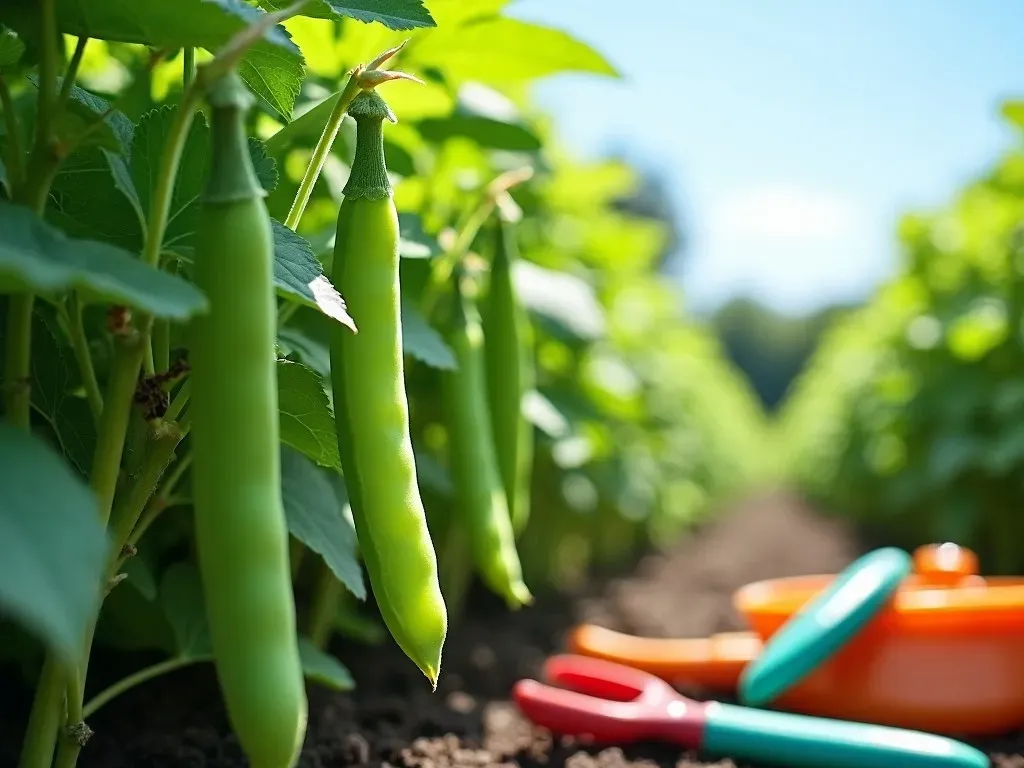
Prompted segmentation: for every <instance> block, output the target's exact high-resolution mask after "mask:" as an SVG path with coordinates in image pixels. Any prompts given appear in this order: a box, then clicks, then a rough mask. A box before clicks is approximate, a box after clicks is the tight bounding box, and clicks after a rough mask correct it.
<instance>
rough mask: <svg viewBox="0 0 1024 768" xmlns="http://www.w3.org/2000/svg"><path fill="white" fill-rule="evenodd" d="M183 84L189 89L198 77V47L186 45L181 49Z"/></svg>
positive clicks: (184, 87)
mask: <svg viewBox="0 0 1024 768" xmlns="http://www.w3.org/2000/svg"><path fill="white" fill-rule="evenodd" d="M181 55H182V62H181V84H182V87H183V89H185V90H187V89H188V87H189V86H190V85H192V81H193V80H195V79H196V49H195V48H193V47H192V46H186V47H185V48H183V49H182V51H181Z"/></svg>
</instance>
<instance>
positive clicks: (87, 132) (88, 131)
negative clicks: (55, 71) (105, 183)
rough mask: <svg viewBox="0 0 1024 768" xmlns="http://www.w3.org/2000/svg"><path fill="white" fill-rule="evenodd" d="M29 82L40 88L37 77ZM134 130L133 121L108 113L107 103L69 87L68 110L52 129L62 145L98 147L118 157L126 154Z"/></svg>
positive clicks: (33, 76) (85, 92) (55, 122)
mask: <svg viewBox="0 0 1024 768" xmlns="http://www.w3.org/2000/svg"><path fill="white" fill-rule="evenodd" d="M28 80H29V82H30V83H32V85H34V86H35V87H36V88H38V87H39V77H38V75H35V74H32V75H29V77H28ZM62 82H63V78H60V77H58V78H57V87H58V88H60V87H61V84H62ZM108 110H110V111H109V113H108ZM104 115H106V116H105V117H103V116H104ZM101 117H102V118H103V119H102V120H101V119H100V118H101ZM133 130H134V126H133V125H132V121H131V120H129V119H128V118H127V117H126V116H125V115H124V114H123V113H122V112H118V111H117V110H116V109H115V110H111V109H110V102H108V101H107V100H106V99H102V98H100V97H99V96H96V95H95V94H92V93H89V91H87V90H85V89H84V88H79V87H78V86H77V85H72V86H71V93H70V95H69V97H68V101H67V107H66V109H63V110H61V111H60V112H59V113H58V115H57V118H56V120H55V121H54V125H53V134H54V137H55V138H56V139H57V140H58V141H60V142H61V143H63V144H67V145H74V146H75V147H76V148H77V149H85V148H87V147H93V146H98V147H102V148H104V149H107V150H110V151H111V152H117V153H120V154H124V153H126V152H127V151H128V146H129V144H131V140H132V131H133Z"/></svg>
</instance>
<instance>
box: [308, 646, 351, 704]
mask: <svg viewBox="0 0 1024 768" xmlns="http://www.w3.org/2000/svg"><path fill="white" fill-rule="evenodd" d="M299 658H300V660H301V661H302V674H303V675H305V676H306V678H307V679H308V680H312V681H313V682H314V683H320V685H323V686H325V687H327V688H330V689H332V690H335V691H351V690H352V689H353V688H355V687H356V684H355V681H354V680H353V679H352V674H351V673H350V672H349V671H348V669H346V668H345V665H344V664H342V663H341V662H340V661H338V660H337V659H336V658H334V657H333V656H331V655H330V654H328V653H326V652H324V651H321V650H320V649H319V648H317V647H316V646H315V645H314V644H313V641H311V640H309V639H308V638H305V637H300V638H299Z"/></svg>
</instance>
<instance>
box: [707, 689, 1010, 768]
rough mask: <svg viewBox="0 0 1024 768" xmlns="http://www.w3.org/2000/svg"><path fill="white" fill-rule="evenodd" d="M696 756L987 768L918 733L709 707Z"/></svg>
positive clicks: (854, 767)
mask: <svg viewBox="0 0 1024 768" xmlns="http://www.w3.org/2000/svg"><path fill="white" fill-rule="evenodd" d="M705 713H706V715H707V728H706V729H705V731H704V740H703V743H702V745H701V751H703V752H707V753H708V754H710V755H714V756H716V757H732V758H739V759H741V760H750V761H752V762H761V763H769V764H773V765H779V766H785V767H786V768H798V766H806V767H807V768H990V766H991V764H990V763H989V759H988V757H986V756H985V755H984V754H982V753H981V752H979V751H978V750H976V749H974V748H973V747H969V746H967V745H966V744H963V743H961V742H959V741H955V740H953V739H949V738H946V737H944V736H936V735H934V734H930V733H921V732H920V731H906V730H902V729H900V728H887V727H885V726H881V725H868V724H866V723H851V722H845V721H843V720H826V719H824V718H818V717H806V716H803V715H791V714H788V713H784V712H773V711H770V710H764V709H753V708H749V707H737V706H732V705H730V704H719V703H717V702H713V703H709V704H708V705H707V709H706V710H705Z"/></svg>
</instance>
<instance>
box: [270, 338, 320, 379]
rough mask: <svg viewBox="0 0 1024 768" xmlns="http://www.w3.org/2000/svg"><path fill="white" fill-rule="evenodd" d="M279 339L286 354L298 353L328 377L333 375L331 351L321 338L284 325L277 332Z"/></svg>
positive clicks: (315, 369) (309, 364)
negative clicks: (315, 337)
mask: <svg viewBox="0 0 1024 768" xmlns="http://www.w3.org/2000/svg"><path fill="white" fill-rule="evenodd" d="M277 341H278V343H279V344H280V345H281V347H282V349H283V352H282V354H284V355H292V354H294V355H298V357H299V362H302V363H305V364H306V365H308V366H309V367H310V368H312V369H313V370H314V371H316V372H317V373H319V374H320V375H321V376H323V377H324V379H326V378H327V377H329V376H330V375H331V351H330V350H329V349H328V348H327V345H326V344H323V343H322V342H321V341H320V340H319V339H314V338H312V337H311V336H310V335H309V334H307V333H304V332H303V331H302V330H301V329H299V328H292V327H291V326H287V325H286V326H284V327H283V328H281V329H280V330H279V331H278V332H277Z"/></svg>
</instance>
